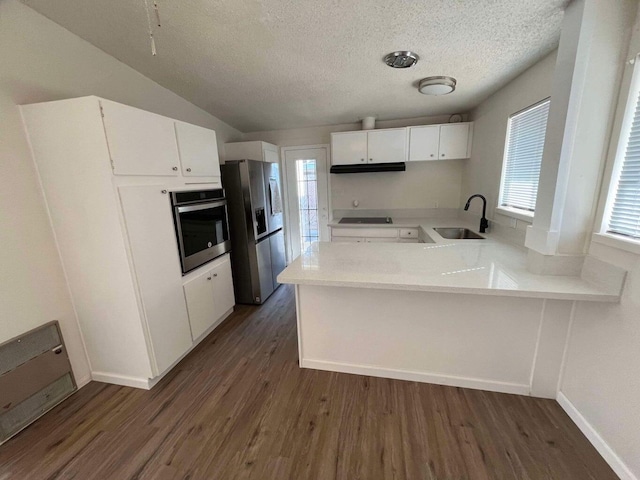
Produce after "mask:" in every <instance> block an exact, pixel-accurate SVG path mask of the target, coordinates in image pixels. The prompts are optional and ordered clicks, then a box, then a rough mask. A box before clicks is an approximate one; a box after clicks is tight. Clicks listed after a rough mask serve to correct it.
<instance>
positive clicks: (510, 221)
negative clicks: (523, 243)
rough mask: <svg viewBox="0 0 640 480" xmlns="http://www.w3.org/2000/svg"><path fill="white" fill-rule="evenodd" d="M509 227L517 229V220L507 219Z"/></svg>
mask: <svg viewBox="0 0 640 480" xmlns="http://www.w3.org/2000/svg"><path fill="white" fill-rule="evenodd" d="M509 226H510V227H511V228H518V219H517V218H509Z"/></svg>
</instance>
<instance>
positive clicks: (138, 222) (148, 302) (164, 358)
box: [118, 185, 191, 372]
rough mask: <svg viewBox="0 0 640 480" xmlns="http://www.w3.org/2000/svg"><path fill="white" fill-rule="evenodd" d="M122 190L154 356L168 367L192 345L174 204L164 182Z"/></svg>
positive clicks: (159, 365)
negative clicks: (172, 212)
mask: <svg viewBox="0 0 640 480" xmlns="http://www.w3.org/2000/svg"><path fill="white" fill-rule="evenodd" d="M118 190H119V193H120V200H121V202H122V211H123V213H124V218H125V222H126V227H127V234H128V237H129V246H130V248H131V254H132V258H133V265H134V267H135V274H136V278H137V281H138V288H139V289H140V297H141V300H142V302H141V303H142V308H143V312H144V316H145V320H146V326H147V328H148V330H149V337H150V341H151V347H152V350H153V353H154V355H153V358H154V360H155V363H156V366H157V371H158V372H163V371H165V370H166V369H167V368H169V367H170V366H171V364H172V363H173V362H175V361H176V359H178V358H180V357H181V356H182V355H183V354H184V353H185V352H186V351H187V350H188V349H189V347H191V332H190V330H189V320H188V318H187V307H186V304H185V301H184V296H183V295H182V291H181V290H182V288H181V287H182V270H181V269H180V262H179V259H178V257H177V255H176V252H177V251H178V245H177V241H176V235H175V231H174V229H173V217H172V214H171V203H170V201H169V195H168V194H167V193H163V191H165V192H166V190H164V187H163V186H162V185H145V186H126V187H120V188H119V189H118Z"/></svg>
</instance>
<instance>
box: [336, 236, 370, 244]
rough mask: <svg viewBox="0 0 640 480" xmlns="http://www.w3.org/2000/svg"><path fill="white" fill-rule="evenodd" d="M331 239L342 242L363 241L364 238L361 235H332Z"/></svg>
mask: <svg viewBox="0 0 640 480" xmlns="http://www.w3.org/2000/svg"><path fill="white" fill-rule="evenodd" d="M331 241H332V242H342V243H364V241H365V239H364V238H363V237H336V236H335V235H334V236H332V237H331Z"/></svg>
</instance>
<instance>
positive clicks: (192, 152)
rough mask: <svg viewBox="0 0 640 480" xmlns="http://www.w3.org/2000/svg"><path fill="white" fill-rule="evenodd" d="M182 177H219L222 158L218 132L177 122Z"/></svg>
mask: <svg viewBox="0 0 640 480" xmlns="http://www.w3.org/2000/svg"><path fill="white" fill-rule="evenodd" d="M175 126H176V138H177V140H178V151H179V152H180V163H181V165H182V175H184V176H185V177H219V176H220V158H219V157H218V143H217V140H216V132H214V131H213V130H209V129H208V128H202V127H198V126H197V125H191V124H189V123H183V122H175Z"/></svg>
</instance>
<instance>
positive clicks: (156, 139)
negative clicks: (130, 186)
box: [100, 100, 179, 176]
mask: <svg viewBox="0 0 640 480" xmlns="http://www.w3.org/2000/svg"><path fill="white" fill-rule="evenodd" d="M100 106H101V109H102V115H103V121H104V129H105V133H106V136H107V143H108V144H109V154H110V155H111V164H112V167H113V173H114V174H115V175H163V176H165V175H166V176H176V175H178V163H179V161H178V147H177V145H176V133H175V131H174V128H173V120H171V119H170V118H166V117H162V116H160V115H156V114H155V113H150V112H145V111H144V110H139V109H137V108H133V107H129V106H127V105H121V104H119V103H114V102H109V101H106V100H100Z"/></svg>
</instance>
